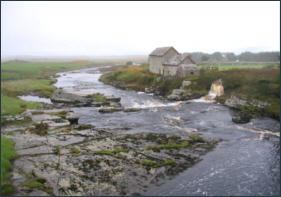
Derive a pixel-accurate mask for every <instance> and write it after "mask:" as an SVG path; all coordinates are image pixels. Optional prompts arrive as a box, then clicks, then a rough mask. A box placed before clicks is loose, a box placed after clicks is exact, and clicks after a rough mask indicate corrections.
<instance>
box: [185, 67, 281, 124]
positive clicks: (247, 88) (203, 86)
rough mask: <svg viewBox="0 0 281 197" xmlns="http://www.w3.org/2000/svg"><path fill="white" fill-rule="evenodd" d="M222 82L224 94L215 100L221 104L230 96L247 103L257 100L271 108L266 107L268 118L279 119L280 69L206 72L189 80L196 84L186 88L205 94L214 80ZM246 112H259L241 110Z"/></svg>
mask: <svg viewBox="0 0 281 197" xmlns="http://www.w3.org/2000/svg"><path fill="white" fill-rule="evenodd" d="M220 78H221V79H222V80H223V87H224V92H225V94H224V95H223V96H221V97H218V98H217V99H216V100H217V101H219V102H221V103H223V104H224V102H225V100H226V99H228V98H229V97H230V95H231V94H235V95H238V96H239V97H240V98H246V99H247V100H249V101H252V100H258V101H262V102H268V103H270V104H271V106H268V107H266V109H265V111H264V112H265V113H268V115H269V116H270V117H273V118H276V119H280V69H279V68H277V67H275V68H263V69H237V70H230V71H228V72H217V71H207V72H205V73H204V74H202V75H200V76H196V77H193V78H189V79H187V80H191V81H194V82H196V84H194V83H193V84H191V85H190V86H188V88H189V89H191V90H192V92H202V94H205V93H206V92H208V91H209V89H210V84H212V82H213V81H215V80H216V79H220ZM241 109H242V110H246V111H259V110H260V109H258V108H256V107H253V106H250V107H246V108H241Z"/></svg>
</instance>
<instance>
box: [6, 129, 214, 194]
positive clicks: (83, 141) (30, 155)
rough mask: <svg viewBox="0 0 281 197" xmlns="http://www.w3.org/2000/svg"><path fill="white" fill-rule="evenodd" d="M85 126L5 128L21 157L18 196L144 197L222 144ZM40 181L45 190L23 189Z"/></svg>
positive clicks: (16, 171)
mask: <svg viewBox="0 0 281 197" xmlns="http://www.w3.org/2000/svg"><path fill="white" fill-rule="evenodd" d="M83 127H86V128H87V126H80V127H79V126H69V127H60V128H59V127H56V128H53V129H52V130H49V131H48V134H46V135H44V136H39V135H36V134H30V133H28V132H26V131H27V130H28V127H27V128H21V127H19V128H18V129H13V130H11V129H9V128H8V127H7V128H5V129H4V130H3V131H2V132H3V134H4V135H5V134H7V135H5V136H7V137H9V138H12V139H13V140H14V141H15V142H16V144H15V150H16V151H17V152H18V154H19V155H20V158H19V159H17V160H15V161H14V163H13V166H14V170H13V172H12V175H13V178H12V181H13V183H14V185H15V186H16V188H17V192H16V194H15V195H17V196H18V195H49V194H50V192H52V193H53V194H54V195H71V196H76V195H91V196H97V195H143V194H145V192H146V191H147V189H149V188H152V187H155V186H159V185H162V184H164V183H165V182H166V181H167V180H169V179H172V178H173V177H175V176H176V175H178V174H179V173H180V172H183V171H184V170H186V169H187V168H189V167H192V166H193V165H194V164H196V163H197V162H199V161H200V160H201V156H202V155H204V154H206V153H207V152H209V151H210V150H212V149H213V148H214V147H215V146H216V144H217V142H218V140H212V139H205V138H202V137H199V136H197V135H191V136H182V135H177V134H155V133H138V134H122V133H124V131H126V130H128V129H129V128H123V129H122V128H121V129H120V128H118V129H117V128H109V129H95V128H93V127H90V128H88V129H83ZM11 134H12V135H11ZM36 180H45V181H44V187H43V189H42V188H41V189H40V190H38V188H37V189H36V188H33V189H32V188H28V187H26V186H24V185H25V184H24V183H26V182H32V181H33V182H34V181H36ZM46 191H48V192H49V193H46Z"/></svg>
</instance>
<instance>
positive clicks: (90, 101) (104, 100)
mask: <svg viewBox="0 0 281 197" xmlns="http://www.w3.org/2000/svg"><path fill="white" fill-rule="evenodd" d="M120 100H121V98H120V97H114V96H104V95H103V94H100V93H91V92H87V91H64V90H61V89H58V90H55V92H54V94H53V97H52V98H51V101H52V102H54V103H60V104H61V105H62V106H63V107H74V106H75V107H102V106H115V107H117V106H118V107H121V104H120ZM62 106H61V107H62Z"/></svg>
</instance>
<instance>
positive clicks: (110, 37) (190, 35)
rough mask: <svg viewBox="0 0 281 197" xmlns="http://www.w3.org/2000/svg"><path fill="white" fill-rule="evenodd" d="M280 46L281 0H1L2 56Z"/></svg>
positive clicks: (269, 48)
mask: <svg viewBox="0 0 281 197" xmlns="http://www.w3.org/2000/svg"><path fill="white" fill-rule="evenodd" d="M164 46H174V48H175V49H176V50H178V51H179V52H180V53H183V52H196V51H202V52H207V53H212V52H216V51H221V52H234V53H236V54H239V53H241V52H244V51H251V52H259V51H280V2H279V1H275V2H268V1H264V2H260V1H257V2H253V1H251V2H243V1H240V2H221V1H219V2H183V1H180V2H174V1H171V2H166V1H165V2H159V1H157V2H136V1H135V2H127V1H126V2H79V1H76V2H73V1H71V2H65V1H63V2H44V1H39V2H20V1H19V2H5V1H4V2H3V1H1V57H5V56H11V55H12V56H13V55H34V56H81V55H85V56H111V55H148V54H149V53H150V52H152V51H153V50H154V49H155V48H156V47H164Z"/></svg>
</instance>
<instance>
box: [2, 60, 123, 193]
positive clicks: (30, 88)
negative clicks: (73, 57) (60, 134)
mask: <svg viewBox="0 0 281 197" xmlns="http://www.w3.org/2000/svg"><path fill="white" fill-rule="evenodd" d="M120 61H121V60H118V64H120ZM109 63H110V64H112V65H113V64H116V62H115V63H114V61H111V62H110V60H109V61H103V62H97V61H96V62H93V61H86V60H79V61H73V62H40V63H38V62H28V61H20V60H16V61H8V62H1V127H2V128H3V126H5V125H26V124H31V123H32V122H31V120H30V119H29V118H27V117H20V118H16V117H17V115H18V114H20V113H22V112H24V111H25V110H27V109H38V108H43V107H44V105H43V104H42V103H40V102H30V101H24V100H21V99H19V98H18V96H21V95H30V94H31V93H32V95H37V96H39V97H44V98H50V97H52V95H53V92H54V90H55V89H56V87H55V86H53V85H52V84H54V83H55V82H56V79H55V78H54V77H57V76H56V73H58V72H63V71H71V70H77V69H82V68H91V67H97V66H102V65H104V66H105V65H108V64H109ZM4 116H6V117H8V119H7V118H5V117H4ZM14 116H16V117H14ZM10 117H12V118H10ZM1 139H3V140H6V138H5V137H3V136H2V135H1ZM5 148H8V149H9V150H10V149H11V151H13V148H12V147H8V145H7V143H1V149H2V150H5ZM13 158H14V157H8V159H5V157H2V154H1V164H3V165H1V166H2V167H3V168H1V188H2V189H1V191H3V194H5V195H7V194H8V193H10V192H11V191H12V190H13V188H12V186H11V184H10V181H9V178H10V175H9V173H8V172H9V171H10V170H11V168H10V166H11V165H10V163H9V162H10V161H9V160H12V159H13ZM2 161H3V162H6V163H2ZM5 166H7V167H5ZM7 191H8V192H7Z"/></svg>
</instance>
